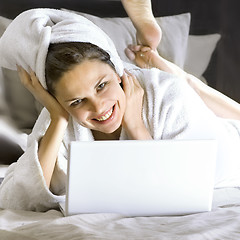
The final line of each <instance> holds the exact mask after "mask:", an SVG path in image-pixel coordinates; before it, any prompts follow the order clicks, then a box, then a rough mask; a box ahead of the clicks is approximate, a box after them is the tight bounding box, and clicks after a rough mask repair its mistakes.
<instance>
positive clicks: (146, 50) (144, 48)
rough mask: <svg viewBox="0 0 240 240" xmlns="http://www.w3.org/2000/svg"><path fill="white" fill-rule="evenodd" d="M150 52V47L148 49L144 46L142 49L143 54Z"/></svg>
mask: <svg viewBox="0 0 240 240" xmlns="http://www.w3.org/2000/svg"><path fill="white" fill-rule="evenodd" d="M148 51H151V48H150V47H148V46H142V47H141V52H148Z"/></svg>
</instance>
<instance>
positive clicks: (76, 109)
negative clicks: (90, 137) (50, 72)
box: [55, 60, 126, 133]
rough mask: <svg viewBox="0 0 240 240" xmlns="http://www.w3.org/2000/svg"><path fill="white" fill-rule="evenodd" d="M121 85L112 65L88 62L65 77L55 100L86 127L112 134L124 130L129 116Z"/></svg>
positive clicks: (56, 88)
mask: <svg viewBox="0 0 240 240" xmlns="http://www.w3.org/2000/svg"><path fill="white" fill-rule="evenodd" d="M120 82H121V79H120V78H119V76H118V75H117V74H116V73H115V71H114V70H113V69H112V68H111V67H110V66H109V65H108V64H106V63H103V62H101V61H99V60H91V61H90V60H86V61H84V62H82V63H80V64H79V65H77V66H76V67H74V68H73V69H72V70H70V71H69V72H66V73H65V74H64V75H63V77H62V78H61V79H60V80H59V81H58V83H57V84H56V86H55V93H56V94H55V96H56V98H57V100H58V101H59V103H60V104H61V105H62V106H63V107H64V108H65V109H66V110H67V111H68V112H69V113H70V115H72V116H73V117H74V118H75V119H76V120H77V122H78V123H79V124H81V125H82V126H84V127H86V128H89V129H92V130H96V131H100V132H104V133H112V132H114V131H115V130H117V129H118V128H119V127H120V126H121V123H122V119H123V115H124V112H125V105H126V100H125V94H124V91H123V89H122V88H121V86H120Z"/></svg>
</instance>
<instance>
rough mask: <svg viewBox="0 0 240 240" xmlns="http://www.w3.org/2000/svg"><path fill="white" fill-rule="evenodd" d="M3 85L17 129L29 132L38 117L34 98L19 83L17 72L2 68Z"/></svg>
mask: <svg viewBox="0 0 240 240" xmlns="http://www.w3.org/2000/svg"><path fill="white" fill-rule="evenodd" d="M2 71H3V77H4V86H5V99H6V101H7V104H8V108H9V110H10V116H11V117H12V119H13V120H14V122H15V125H16V126H17V128H18V129H21V130H22V131H23V132H26V133H29V132H30V131H31V129H32V127H33V125H34V123H35V121H36V119H37V117H38V112H37V110H36V106H35V98H34V97H33V95H32V94H31V93H30V92H29V91H28V90H27V89H26V88H25V87H24V86H23V85H22V84H21V82H20V79H19V77H18V73H17V72H16V71H13V70H9V69H5V68H2Z"/></svg>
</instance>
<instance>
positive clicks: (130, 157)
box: [60, 140, 217, 217]
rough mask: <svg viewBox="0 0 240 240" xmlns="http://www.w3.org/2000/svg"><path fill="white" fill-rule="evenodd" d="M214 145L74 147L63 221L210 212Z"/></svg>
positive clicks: (127, 143) (134, 142) (95, 144)
mask: <svg viewBox="0 0 240 240" xmlns="http://www.w3.org/2000/svg"><path fill="white" fill-rule="evenodd" d="M216 149H217V144H216V141H214V140H159V141H156V140H152V141H145V140H144V141H142V140H124V141H92V142H71V143H70V159H69V162H68V172H67V191H66V201H65V202H62V203H60V209H61V210H62V212H63V214H64V215H65V216H69V215H74V214H88V213H119V214H122V215H125V216H129V217H135V216H169V215H185V214H191V213H197V212H204V211H211V206H212V196H213V188H214V175H215V174H214V173H215V164H216Z"/></svg>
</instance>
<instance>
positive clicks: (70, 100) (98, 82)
mask: <svg viewBox="0 0 240 240" xmlns="http://www.w3.org/2000/svg"><path fill="white" fill-rule="evenodd" d="M105 77H106V75H104V76H103V77H101V78H100V79H99V80H98V81H97V83H96V85H95V86H94V89H96V88H97V87H98V85H99V84H100V82H101V81H102V80H103V79H104V78H105ZM77 99H82V98H79V97H75V98H72V99H69V100H65V102H72V101H74V100H77Z"/></svg>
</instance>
